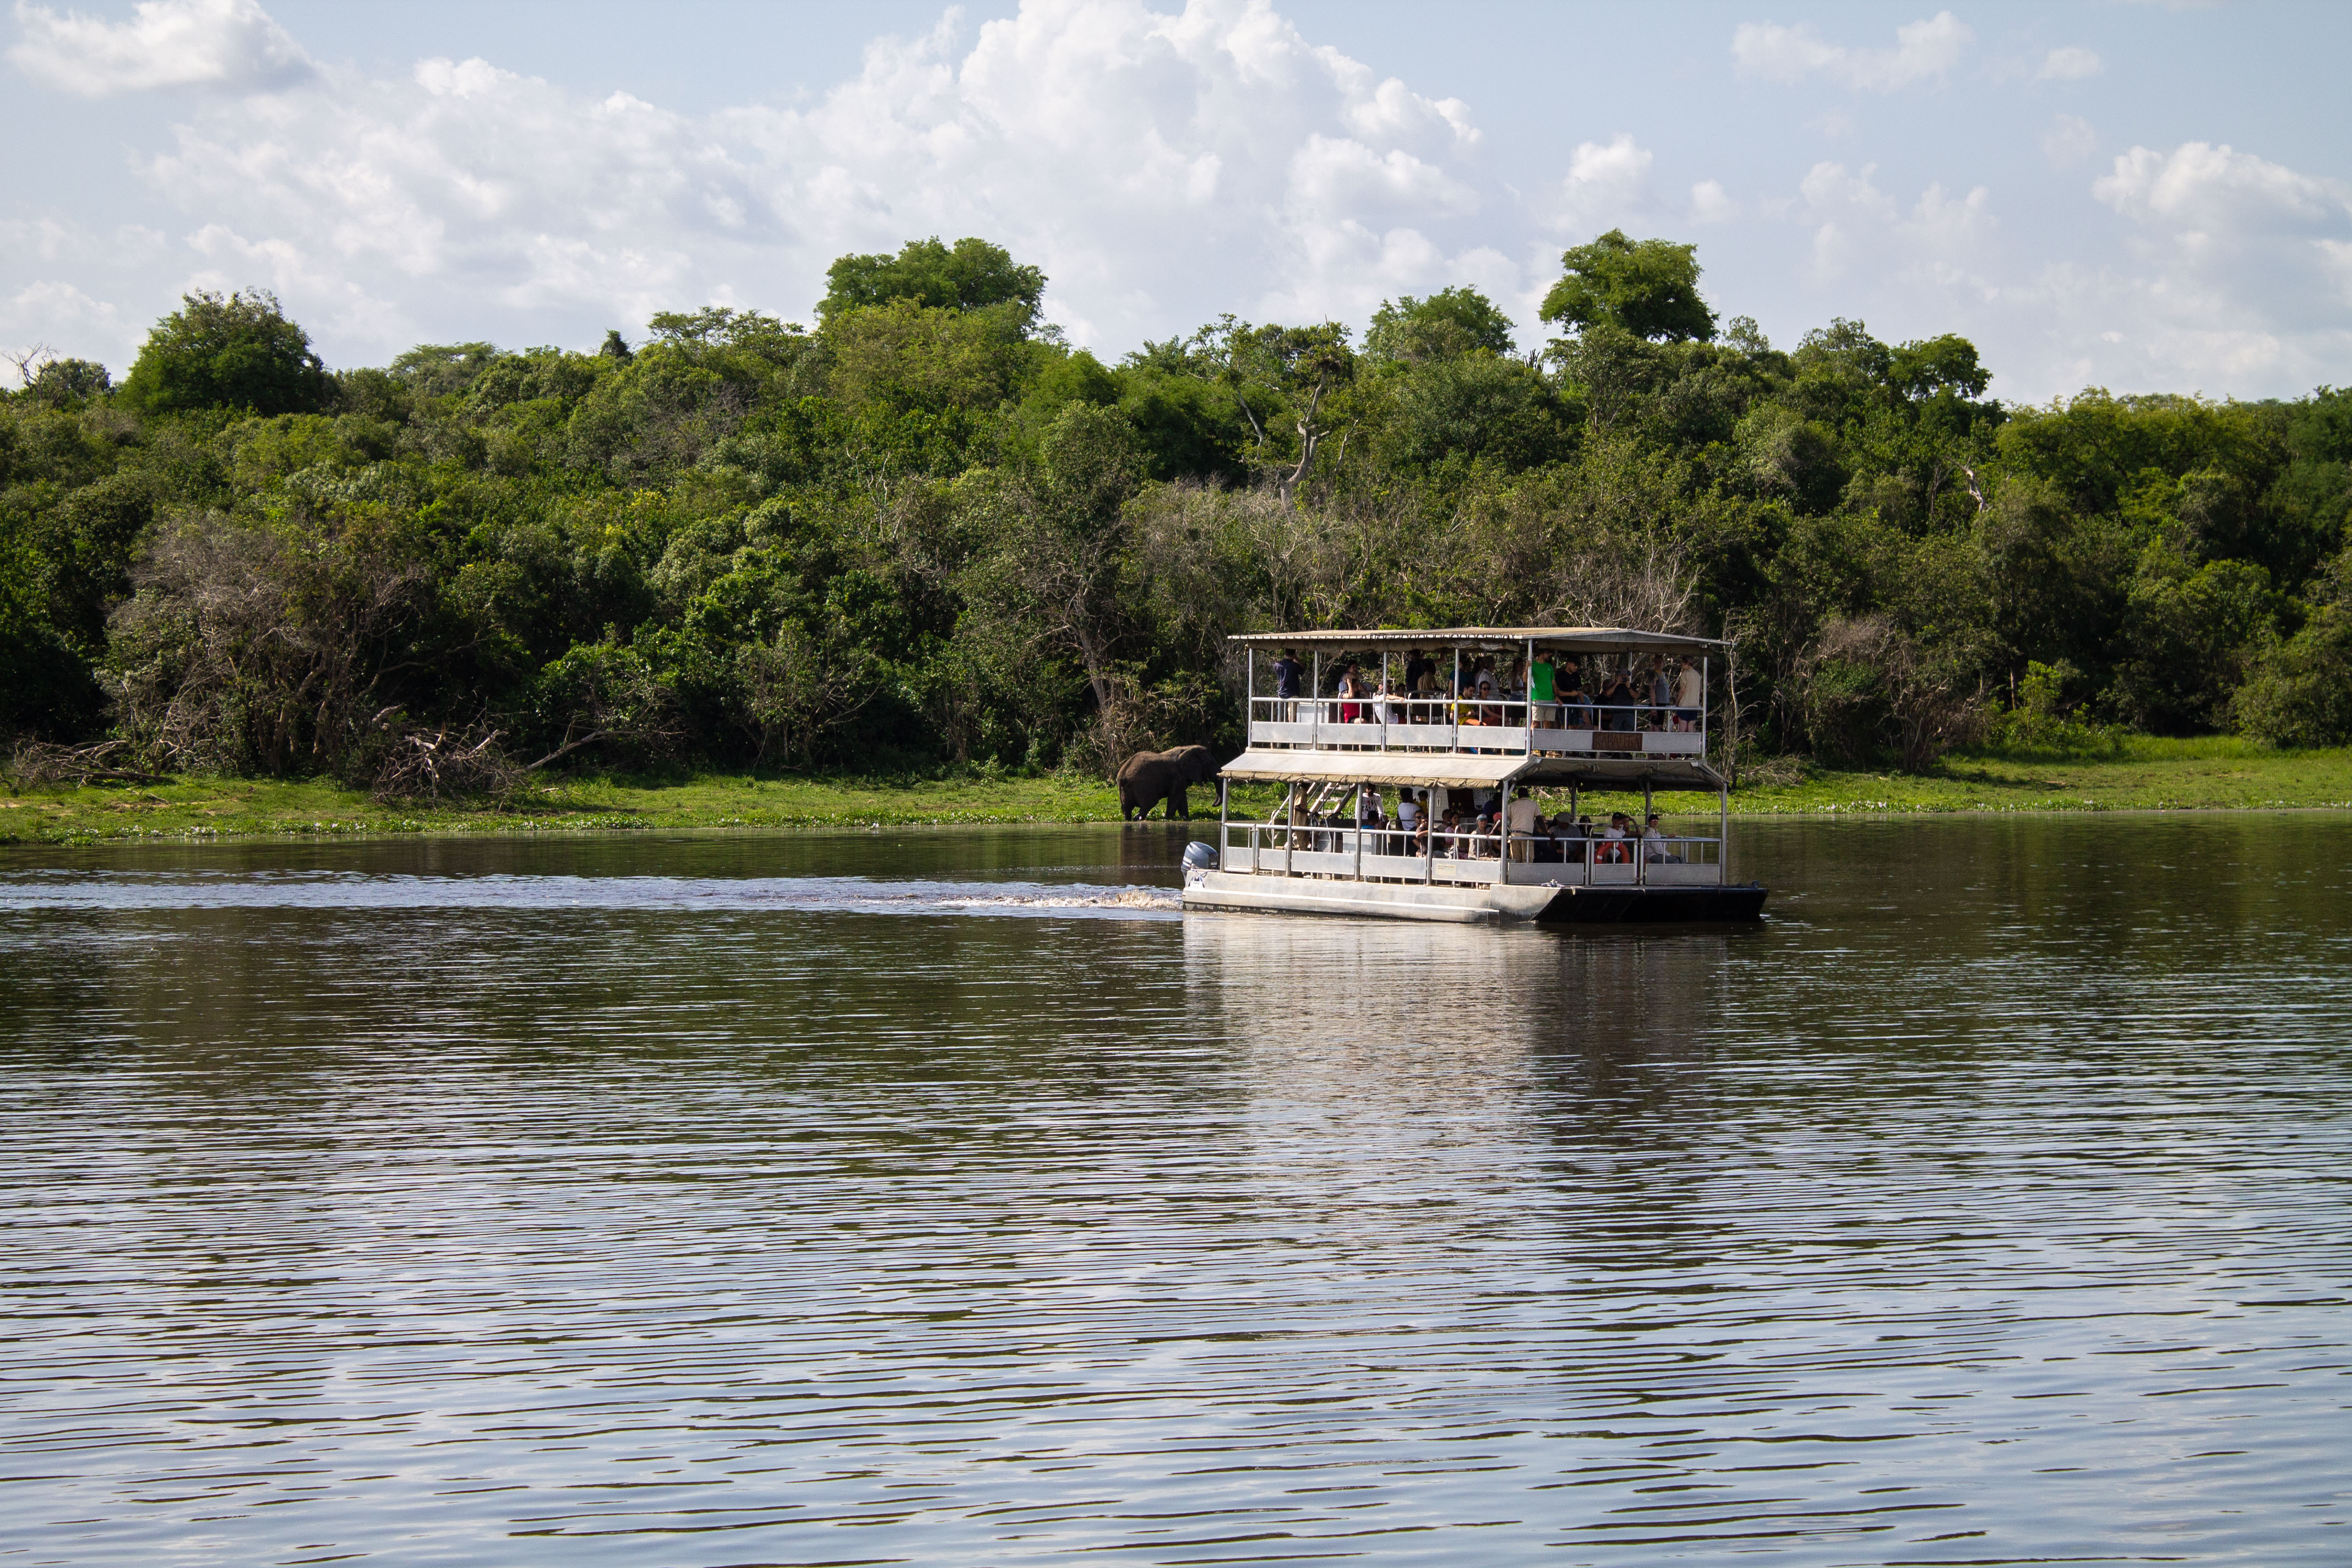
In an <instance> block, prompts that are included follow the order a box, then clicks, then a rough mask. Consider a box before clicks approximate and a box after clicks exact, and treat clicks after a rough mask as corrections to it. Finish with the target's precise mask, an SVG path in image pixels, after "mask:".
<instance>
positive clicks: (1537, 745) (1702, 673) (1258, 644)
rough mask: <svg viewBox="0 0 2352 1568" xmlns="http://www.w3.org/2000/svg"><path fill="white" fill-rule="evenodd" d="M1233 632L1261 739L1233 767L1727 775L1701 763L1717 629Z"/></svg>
mask: <svg viewBox="0 0 2352 1568" xmlns="http://www.w3.org/2000/svg"><path fill="white" fill-rule="evenodd" d="M1233 640H1234V642H1236V643H1238V644H1240V645H1242V646H1243V647H1244V650H1245V659H1244V662H1245V670H1246V680H1247V686H1248V692H1249V697H1248V715H1249V747H1248V752H1247V754H1246V755H1244V757H1241V758H1237V759H1235V766H1234V767H1232V768H1229V769H1228V770H1227V771H1228V772H1229V773H1249V774H1257V775H1261V776H1263V775H1267V774H1272V773H1277V772H1282V771H1286V770H1287V771H1289V772H1290V773H1291V775H1292V776H1300V777H1304V776H1322V775H1327V774H1328V775H1332V776H1336V775H1338V774H1341V773H1346V774H1349V775H1352V776H1359V777H1363V778H1368V779H1369V778H1373V777H1376V776H1380V775H1381V774H1394V775H1395V776H1398V777H1400V778H1402V777H1403V776H1407V775H1410V776H1412V777H1416V778H1420V777H1429V778H1437V777H1443V776H1445V775H1447V774H1449V773H1453V772H1465V771H1466V772H1468V773H1477V774H1479V775H1487V774H1489V773H1493V774H1496V775H1507V776H1522V777H1524V776H1527V775H1528V774H1531V773H1543V774H1548V775H1553V776H1557V777H1559V778H1562V779H1568V778H1572V777H1576V776H1580V775H1582V776H1591V777H1594V778H1596V779H1597V778H1599V777H1601V776H1604V775H1613V776H1615V777H1619V778H1627V779H1630V778H1633V777H1635V776H1639V775H1643V774H1653V775H1657V776H1658V778H1659V782H1660V783H1661V784H1664V785H1665V787H1675V784H1674V783H1667V781H1668V780H1669V779H1671V780H1673V781H1675V783H1679V784H1680V785H1681V787H1684V788H1713V787H1715V785H1716V782H1717V781H1716V779H1715V774H1714V771H1713V770H1712V769H1711V768H1709V767H1707V766H1706V761H1705V759H1706V752H1707V738H1708V712H1709V709H1710V707H1711V706H1712V704H1711V702H1710V700H1709V693H1710V691H1711V689H1712V675H1713V671H1712V668H1711V666H1712V663H1713V656H1714V655H1715V654H1716V653H1717V652H1718V651H1719V650H1720V649H1721V648H1722V647H1723V646H1724V645H1723V644H1722V643H1720V642H1717V641H1715V640H1712V639H1710V638H1706V637H1681V636H1677V635H1674V634H1670V633H1663V632H1642V631H1633V630H1631V629H1628V628H1626V627H1622V626H1448V627H1436V628H1431V629H1427V630H1422V631H1390V630H1359V631H1324V632H1295V633H1292V632H1267V633H1255V634H1252V635H1249V636H1245V637H1235V638H1234V639H1233ZM1471 759H1475V763H1471ZM1464 763H1470V765H1469V767H1468V768H1467V769H1466V770H1465V767H1464ZM1538 764H1540V765H1538ZM1604 764H1605V765H1604ZM1465 782H1466V780H1465Z"/></svg>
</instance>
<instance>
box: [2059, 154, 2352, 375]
mask: <svg viewBox="0 0 2352 1568" xmlns="http://www.w3.org/2000/svg"><path fill="white" fill-rule="evenodd" d="M2091 194H2092V195H2094V196H2095V197H2096V198H2097V199H2098V200H2099V201H2101V202H2104V203H2105V204H2106V205H2108V206H2111V207H2113V208H2114V209H2115V210H2116V212H2117V213H2118V214H2120V215H2122V216H2124V217H2125V218H2126V219H2128V220H2130V222H2131V224H2132V231H2131V243H2130V247H2129V248H2130V249H2131V251H2132V253H2133V254H2134V256H2136V257H2137V258H2138V259H2139V260H2140V261H2141V262H2142V263H2143V264H2144V265H2145V266H2146V267H2147V285H2148V289H2149V301H2150V304H2151V306H2152V307H2153V308H2155V309H2156V310H2157V313H2158V315H2159V316H2160V317H2161V319H2162V320H2163V321H2165V322H2166V323H2167V324H2168V326H2170V327H2171V328H2173V329H2175V330H2177V331H2193V332H2194V333H2196V334H2199V335H2200V336H2202V337H2205V338H2211V337H2212V336H2213V335H2214V334H2223V335H2225V336H2227V335H2234V336H2235V337H2242V338H2249V337H2250V338H2251V339H2252V340H2258V341H2259V342H2263V343H2283V339H2282V338H2281V334H2294V333H2299V332H2332V333H2335V334H2336V335H2338V336H2339V337H2343V336H2347V335H2352V315H2347V310H2346V308H2345V306H2346V296H2345V287H2344V285H2345V274H2344V271H2343V258H2344V257H2345V255H2346V254H2347V247H2352V185H2347V184H2346V183H2345V182H2344V181H2341V180H2336V179H2329V178H2325V177H2322V176H2318V175H2314V174H2303V173H2301V172H2299V171H2297V170H2294V169H2290V168H2288V167H2287V166H2286V165H2284V164H2283V163H2272V162H2271V161H2270V160H2268V159H2266V158H2262V157H2258V156H2256V155H2254V154H2253V153H2241V152H2239V151H2237V150H2236V149H2235V148H2232V147H2230V146H2228V145H2226V144H2224V145H2220V146H2216V145H2214V144H2212V143H2210V142H2183V143H2181V144H2180V145H2179V147H2176V148H2174V149H2173V150H2172V151H2171V152H2170V153H2159V152H2157V151H2155V150H2154V149H2152V148H2148V147H2134V148H2133V149H2132V150H2131V151H2130V152H2128V153H2124V154H2122V155H2121V156H2120V157H2118V158H2116V161H2115V166H2114V169H2113V171H2112V172H2111V173H2109V174H2105V175H2103V176H2102V177H2100V178H2099V179H2098V180H2096V181H2094V182H2093V184H2092V186H2091ZM2246 352H2249V353H2251V352H2254V351H2251V350H2250V351H2246ZM2260 352H2262V353H2272V354H2273V355H2275V354H2278V353H2284V352H2285V351H2284V347H2278V348H2265V349H2263V350H2261V351H2260ZM2321 368H2325V367H2324V366H2323V367H2321ZM2339 374H2340V373H2339Z"/></svg>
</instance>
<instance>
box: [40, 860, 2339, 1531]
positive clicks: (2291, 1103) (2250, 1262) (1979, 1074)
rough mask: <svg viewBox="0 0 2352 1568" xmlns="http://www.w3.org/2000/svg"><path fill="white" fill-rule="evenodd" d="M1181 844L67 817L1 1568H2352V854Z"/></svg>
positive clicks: (48, 873) (47, 909)
mask: <svg viewBox="0 0 2352 1568" xmlns="http://www.w3.org/2000/svg"><path fill="white" fill-rule="evenodd" d="M1185 837H1187V835H1186V834H1185V833H1184V831H1183V830H1182V829H1181V827H1179V828H1177V829H1175V830H1173V831H1164V830H1161V829H1159V828H1157V827H1155V828H1153V829H1151V830H1150V831H1148V832H1136V831H1129V832H1128V833H1125V834H1119V833H1115V832H1104V831H1097V830H1055V829H1039V830H1006V831H1001V832H977V833H961V834H921V833H906V834H898V835H890V834H881V835H854V836H853V835H842V836H799V837H785V836H777V837H756V836H746V837H685V838H674V839H668V840H651V839H645V840H619V841H615V840H577V841H569V842H554V843H539V844H519V843H488V844H477V843H454V844H453V843H440V844H431V845H425V844H408V845H400V844H386V845H355V844H342V845H320V846H278V845H232V846H222V847H210V848H205V849H185V848H176V849H152V850H137V851H127V850H125V851H108V850H81V851H75V850H51V851H43V852H41V853H39V854H37V855H35V854H29V853H25V852H18V853H16V855H15V856H14V857H13V858H7V859H0V1018H5V1019H6V1020H7V1021H8V1025H9V1026H8V1028H7V1030H6V1031H5V1035H0V1097H5V1098H0V1111H5V1116H0V1157H5V1161H6V1169H7V1170H8V1171H9V1173H10V1180H9V1181H8V1182H7V1183H6V1184H5V1185H0V1244H5V1250H0V1345H5V1350H0V1444H4V1445H5V1451H6V1453H7V1455H8V1464H7V1466H6V1469H5V1475H6V1479H5V1481H0V1550H5V1551H6V1552H8V1553H9V1557H8V1560H10V1561H23V1562H26V1563H132V1562H136V1563H141V1564H142V1568H145V1565H148V1564H152V1563H224V1564H227V1563H293V1562H311V1561H322V1560H330V1559H336V1560H348V1559H352V1558H367V1557H373V1558H376V1559H379V1560H386V1561H394V1562H412V1561H426V1560H462V1561H471V1562H501V1563H503V1562H534V1563H536V1562H547V1563H580V1562H602V1561H610V1562H614V1563H623V1562H625V1563H646V1562H659V1563H712V1564H717V1563H844V1562H886V1561H887V1562H925V1563H990V1562H1011V1561H1027V1560H1034V1559H1038V1558H1044V1557H1049V1556H1063V1555H1068V1554H1074V1553H1086V1554H1100V1553H1103V1552H1108V1553H1111V1554H1114V1555H1116V1556H1118V1557H1119V1558H1120V1559H1121V1560H1126V1561H1138V1562H1171V1563H1206V1562H1217V1563H1233V1562H1267V1561H1297V1560H1303V1559H1316V1560H1320V1559H1325V1558H1330V1557H1344V1556H1351V1555H1363V1556H1371V1557H1376V1558H1378V1559H1380V1560H1381V1561H1384V1562H1385V1561H1429V1562H1448V1563H1450V1562H1462V1561H1521V1560H1524V1561H1542V1562H1546V1563H1580V1562H1585V1563H1591V1562H1607V1563H1655V1562H1660V1561H1670V1560H1684V1559H1693V1558H1696V1559H1713V1558H1717V1557H1729V1556H1732V1555H1735V1554H1736V1555H1738V1556H1740V1557H1742V1558H1743V1559H1748V1558H1759V1557H1760V1558H1764V1559H1768V1560H1770V1561H1774V1562H1790V1563H1822V1564H1828V1563H1990V1562H2022V1561H2034V1562H2047V1561H2069V1562H2125V1561H2131V1562H2138V1561H2147V1560H2191V1561H2202V1562H2219V1561H2238V1562H2246V1563H2338V1562H2341V1561H2343V1560H2344V1559H2345V1557H2346V1554H2347V1546H2346V1539H2345V1537H2346V1522H2345V1521H2346V1520H2347V1508H2352V1501H2347V1497H2346V1495H2345V1494H2346V1483H2345V1480H2344V1479H2343V1477H2344V1467H2343V1465H2342V1462H2341V1460H2340V1458H2339V1457H2338V1456H2339V1455H2340V1454H2341V1452H2342V1451H2343V1450H2344V1448H2345V1447H2346V1446H2347V1440H2352V1419H2347V1414H2346V1393H2347V1386H2352V1385H2347V1365H2352V1360H2347V1354H2346V1347H2345V1337H2346V1336H2345V1331H2344V1322H2345V1311H2346V1302H2347V1286H2352V1280H2347V1273H2352V1251H2347V1246H2346V1243H2345V1241H2344V1239H2343V1228H2344V1227H2343V1216H2344V1215H2345V1213H2346V1211H2347V1201H2346V1200H2347V1192H2346V1175H2345V1173H2346V1172H2347V1170H2352V1163H2347V1160H2346V1154H2347V1142H2352V1138H2347V1108H2352V1079H2348V1078H2347V1043H2348V1042H2352V1026H2347V1023H2346V1017H2347V1013H2346V1004H2347V1001H2352V994H2347V993H2352V978H2347V977H2352V967H2347V962H2346V961H2347V944H2352V917H2347V912H2346V910H2347V905H2346V901H2345V895H2346V892H2347V873H2346V872H2345V870H2344V869H2343V868H2344V867H2345V865H2346V862H2347V851H2352V823H2347V822H2346V821H2343V820H2340V819H2336V818H2327V817H2279V818H2227V819H2219V820H2211V821H2204V820H2197V821H2191V820H2181V819H2175V820H2164V819H2160V818H2152V819H2117V820H2107V821H2093V820H2085V821H2073V822H2063V821H2026V822H1987V821H1971V822H1952V823H1938V824H1922V825H1910V824H1903V825H1880V826H1873V825H1841V826H1835V827H1826V826H1798V825H1783V826H1770V827H1764V828H1758V829H1750V830H1748V833H1747V835H1746V837H1745V839H1744V840H1743V845H1742V851H1741V852H1742V857H1743V858H1742V865H1741V868H1740V869H1741V874H1742V875H1755V876H1759V877H1761V878H1763V879H1765V880H1767V881H1768V882H1769V883H1771V884H1772V885H1773V886H1774V887H1775V889H1776V893H1775V898H1774V900H1773V904H1772V906H1771V907H1772V909H1773V910H1774V917H1773V918H1772V919H1770V920H1769V921H1767V922H1765V924H1764V925H1763V926H1761V927H1759V928H1758V929H1756V930H1753V931H1729V932H1724V931H1713V932H1706V933H1700V934H1685V933H1675V932H1672V931H1639V932H1636V931H1625V932H1601V933H1597V934H1596V933H1589V932H1586V933H1578V932H1567V933H1561V932H1551V931H1529V930H1517V931H1480V930H1473V929H1461V928H1453V927H1429V928H1421V927H1412V926H1403V925H1388V924H1380V923H1375V922H1340V921H1311V920H1298V919H1284V918H1278V917H1250V916H1228V917H1214V918H1198V917H1195V918H1185V919H1179V918H1175V917H1173V916H1172V915H1171V913H1170V911H1169V910H1168V909H1167V908H1166V900H1167V889H1171V888H1172V887H1173V886H1174V884H1175V882H1176V880H1177V877H1176V873H1175V870H1174V866H1175V860H1176V857H1177V855H1178V853H1179V852H1180V851H1181V846H1182V843H1183V841H1184V839H1185ZM1003 912H1011V913H1019V914H1026V915H1028V916H1030V917H1032V918H1027V919H1018V920H1003V919H981V918H974V917H975V916H976V915H982V914H988V913H1003Z"/></svg>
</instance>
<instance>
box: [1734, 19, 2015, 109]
mask: <svg viewBox="0 0 2352 1568" xmlns="http://www.w3.org/2000/svg"><path fill="white" fill-rule="evenodd" d="M1973 37H1975V35H1974V34H1973V33H1971V32H1970V31H1969V28H1968V26H1966V24H1964V23H1962V22H1961V21H1959V19H1958V18H1957V17H1955V16H1953V15H1952V14H1951V13H1950V12H1949V11H1938V12H1937V13H1936V14H1935V15H1934V16H1930V17H1927V19H1926V20H1924V21H1918V22H1909V23H1906V24H1905V25H1904V26H1900V27H1897V28H1896V29H1895V47H1893V48H1891V49H1866V48H1855V47H1851V46H1848V45H1844V44H1832V43H1829V42H1826V41H1825V40H1823V39H1822V37H1820V36H1819V35H1818V34H1816V33H1815V32H1814V31H1813V29H1812V28H1811V26H1794V27H1786V26H1780V24H1779V23H1777V22H1746V23H1742V24H1741V25H1740V26H1739V28H1738V31H1736V32H1734V33H1733V34H1732V36H1731V57H1732V60H1733V62H1734V63H1735V64H1736V65H1737V67H1738V69H1739V71H1740V72H1741V74H1743V75H1747V76H1757V77H1762V78H1763V79H1766V80H1767V81H1785V82H1799V81H1802V80H1804V79H1806V78H1808V77H1815V76H1818V77H1825V78H1827V79H1830V80H1832V81H1835V82H1841V83H1843V84H1844V85H1845V86H1847V87H1850V88H1853V89H1857V90H1866V91H1871V92H1893V91H1895V89H1897V88H1904V87H1908V86H1910V85H1911V84H1912V83H1914V82H1919V81H1926V80H1928V79H1933V78H1939V77H1942V76H1944V75H1945V74H1946V73H1948V71H1950V70H1951V68H1953V67H1954V66H1956V65H1958V63H1959V60H1960V56H1961V53H1962V52H1963V51H1964V50H1965V49H1966V48H1967V47H1968V45H1969V41H1970V40H1971V39H1972V38H1973Z"/></svg>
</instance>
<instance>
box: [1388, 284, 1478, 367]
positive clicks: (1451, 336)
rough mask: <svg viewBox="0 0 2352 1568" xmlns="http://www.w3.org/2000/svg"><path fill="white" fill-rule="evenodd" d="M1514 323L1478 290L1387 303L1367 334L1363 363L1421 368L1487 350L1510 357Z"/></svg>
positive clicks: (1445, 291)
mask: <svg viewBox="0 0 2352 1568" xmlns="http://www.w3.org/2000/svg"><path fill="white" fill-rule="evenodd" d="M1511 332H1512V326H1511V319H1510V318H1509V317H1508V316H1506V315H1505V314H1503V312H1502V311H1500V310H1496V308H1495V302H1494V301H1493V300H1489V299H1487V298H1486V296H1485V295H1484V294H1481V293H1480V292H1478V290H1476V289H1471V288H1467V287H1459V286H1457V287H1455V288H1452V289H1439V290H1438V291H1437V292H1436V293H1434V294H1432V295H1430V296H1429V297H1428V298H1427V299H1425V300H1416V299H1414V298H1413V297H1412V295H1410V294H1406V295H1402V296H1401V297H1400V298H1398V299H1396V300H1381V308H1380V309H1379V310H1375V311H1373V312H1372V328H1371V331H1369V332H1367V333H1365V334H1364V357H1366V358H1367V359H1370V360H1371V361H1373V362H1374V363H1382V364H1389V363H1411V364H1419V363H1423V361H1426V360H1433V359H1447V358H1451V357H1452V356H1454V355H1455V354H1463V353H1469V352H1470V351H1471V350H1473V349H1484V350H1486V352H1487V353H1491V354H1497V355H1502V354H1508V353H1510V352H1511V349H1512V342H1511Z"/></svg>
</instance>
